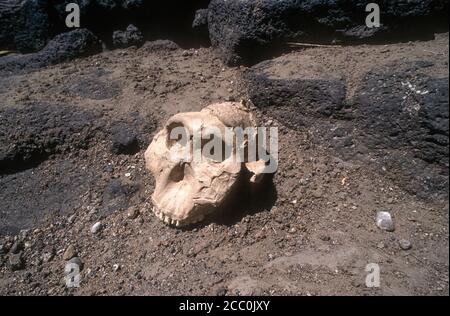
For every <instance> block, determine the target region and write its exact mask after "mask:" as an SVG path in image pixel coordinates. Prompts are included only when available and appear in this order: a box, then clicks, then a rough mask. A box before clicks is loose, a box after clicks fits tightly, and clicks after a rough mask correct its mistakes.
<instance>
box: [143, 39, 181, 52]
mask: <svg viewBox="0 0 450 316" xmlns="http://www.w3.org/2000/svg"><path fill="white" fill-rule="evenodd" d="M142 49H145V50H147V51H151V52H154V51H164V50H166V51H172V50H177V49H180V46H178V45H177V44H176V43H174V42H172V41H169V40H156V41H147V42H145V44H144V45H142Z"/></svg>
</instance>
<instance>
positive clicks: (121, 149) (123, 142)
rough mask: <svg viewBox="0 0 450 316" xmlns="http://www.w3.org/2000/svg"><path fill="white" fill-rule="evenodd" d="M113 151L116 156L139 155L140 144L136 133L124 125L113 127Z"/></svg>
mask: <svg viewBox="0 0 450 316" xmlns="http://www.w3.org/2000/svg"><path fill="white" fill-rule="evenodd" d="M111 151H112V152H113V153H115V154H127V155H132V154H135V153H137V152H138V151H139V142H138V139H137V135H136V133H135V132H134V131H132V130H130V128H128V127H127V126H124V125H119V126H116V127H113V128H112V146H111Z"/></svg>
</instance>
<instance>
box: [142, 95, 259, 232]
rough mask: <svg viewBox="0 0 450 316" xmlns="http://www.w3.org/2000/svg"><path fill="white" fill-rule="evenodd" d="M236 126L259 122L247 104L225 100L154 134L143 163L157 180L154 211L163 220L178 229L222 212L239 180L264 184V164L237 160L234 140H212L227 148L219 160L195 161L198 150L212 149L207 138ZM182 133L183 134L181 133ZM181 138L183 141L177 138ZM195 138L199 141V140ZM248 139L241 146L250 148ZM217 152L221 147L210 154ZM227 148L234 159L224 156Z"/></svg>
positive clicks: (173, 119) (170, 122)
mask: <svg viewBox="0 0 450 316" xmlns="http://www.w3.org/2000/svg"><path fill="white" fill-rule="evenodd" d="M235 127H241V128H243V129H244V128H247V127H257V123H256V120H255V118H254V117H253V115H252V114H251V113H250V112H249V110H248V109H247V108H246V107H245V105H244V104H243V103H237V102H226V103H216V104H212V105H210V106H208V107H206V108H204V109H203V110H201V111H200V112H189V113H179V114H176V115H174V116H172V117H171V118H170V119H169V120H168V122H167V123H166V125H165V127H164V128H163V129H162V130H161V131H160V132H158V133H157V134H156V135H155V137H154V138H153V141H152V143H151V144H150V146H149V147H148V149H147V151H146V152H145V161H146V167H147V169H149V170H150V171H151V173H152V174H153V176H154V178H155V182H156V186H155V190H154V192H153V194H152V202H153V212H154V213H155V214H156V215H157V216H158V217H159V218H160V219H161V220H163V221H164V222H165V223H167V224H169V225H174V226H177V227H180V226H186V225H189V224H193V223H196V222H199V221H201V220H203V218H204V217H205V216H206V215H208V214H210V213H213V212H216V211H218V210H220V209H221V208H223V206H224V203H225V202H226V201H227V199H229V198H230V196H231V194H230V193H231V192H232V191H233V189H234V188H235V187H236V186H238V185H239V184H240V182H242V181H247V182H248V183H251V184H252V185H255V184H256V183H259V182H260V181H261V178H262V175H263V170H264V167H265V162H264V161H262V160H256V159H255V160H252V161H249V160H248V159H241V160H238V159H235V158H236V157H235V154H236V152H237V143H236V141H235V138H234V137H233V138H232V140H231V141H230V139H229V138H226V139H224V137H218V138H215V139H214V141H219V142H220V143H221V146H222V149H223V150H219V155H218V156H217V155H213V154H211V152H210V151H209V153H210V154H211V156H213V157H212V158H211V157H208V158H205V157H203V156H201V157H200V156H199V157H200V158H202V159H195V156H196V152H200V153H201V155H203V154H204V149H205V146H207V145H208V144H205V140H208V139H209V140H211V136H215V137H217V136H218V135H221V136H223V135H224V134H225V130H226V129H227V128H228V130H230V128H235ZM178 131H183V132H184V133H180V134H177V133H176V132H178ZM174 135H177V137H174ZM180 135H181V136H182V137H178V136H180ZM196 135H197V136H198V135H200V137H195V136H196ZM186 136H187V137H186ZM253 136H254V137H255V138H256V137H257V135H256V134H255V135H253ZM197 138H199V139H201V141H196V139H197ZM248 141H249V139H246V140H245V141H244V142H243V143H242V144H241V146H246V145H247V144H248ZM215 144H217V143H215ZM216 148H220V145H219V146H218V147H213V149H212V150H213V151H214V149H216ZM196 149H200V151H196ZM227 149H228V152H229V153H231V154H230V155H226V154H225V152H227ZM199 157H197V158H199ZM214 157H215V158H214ZM244 174H245V176H244Z"/></svg>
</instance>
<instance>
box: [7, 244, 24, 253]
mask: <svg viewBox="0 0 450 316" xmlns="http://www.w3.org/2000/svg"><path fill="white" fill-rule="evenodd" d="M23 246H24V245H23V243H22V242H21V241H16V242H15V243H14V244H13V245H12V246H11V249H10V250H9V251H10V252H11V253H12V254H18V253H19V252H21V251H22V250H23V248H24V247H23Z"/></svg>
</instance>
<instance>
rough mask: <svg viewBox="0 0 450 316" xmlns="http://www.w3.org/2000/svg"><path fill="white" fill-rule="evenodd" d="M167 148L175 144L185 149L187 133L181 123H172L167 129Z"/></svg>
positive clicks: (187, 138)
mask: <svg viewBox="0 0 450 316" xmlns="http://www.w3.org/2000/svg"><path fill="white" fill-rule="evenodd" d="M166 129H167V140H166V144H167V147H169V148H170V147H172V146H173V145H175V144H176V143H178V144H180V145H181V146H182V147H185V146H186V145H187V143H188V140H189V133H188V131H187V129H186V128H185V127H184V125H183V124H182V123H179V122H173V123H171V124H169V125H168V126H167V127H166Z"/></svg>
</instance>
